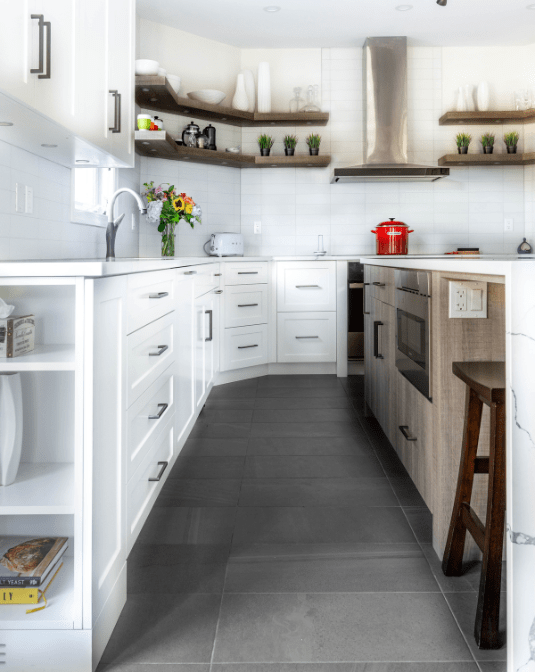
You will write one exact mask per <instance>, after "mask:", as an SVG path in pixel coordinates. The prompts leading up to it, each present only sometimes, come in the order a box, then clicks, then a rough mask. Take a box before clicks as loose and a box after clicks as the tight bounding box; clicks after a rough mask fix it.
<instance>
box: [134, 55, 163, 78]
mask: <svg viewBox="0 0 535 672" xmlns="http://www.w3.org/2000/svg"><path fill="white" fill-rule="evenodd" d="M159 67H160V64H159V63H158V61H151V60H150V59H149V58H139V59H138V60H137V61H136V75H157V74H158V68H159Z"/></svg>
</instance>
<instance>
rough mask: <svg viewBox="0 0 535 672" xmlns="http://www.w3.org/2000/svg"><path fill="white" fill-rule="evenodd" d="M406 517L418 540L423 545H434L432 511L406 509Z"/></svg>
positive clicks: (426, 509)
mask: <svg viewBox="0 0 535 672" xmlns="http://www.w3.org/2000/svg"><path fill="white" fill-rule="evenodd" d="M405 515H406V516H407V519H408V521H409V525H410V526H411V528H412V531H413V532H414V536H415V537H416V539H418V541H419V542H421V543H423V544H430V543H432V541H433V514H432V513H431V511H429V509H428V508H427V507H425V508H421V509H417V508H414V509H413V508H407V509H405Z"/></svg>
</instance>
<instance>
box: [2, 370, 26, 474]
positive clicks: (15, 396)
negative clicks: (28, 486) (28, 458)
mask: <svg viewBox="0 0 535 672" xmlns="http://www.w3.org/2000/svg"><path fill="white" fill-rule="evenodd" d="M21 449H22V388H21V384H20V373H2V374H0V485H9V484H10V483H13V482H14V480H15V478H16V477H17V471H18V469H19V464H20V454H21Z"/></svg>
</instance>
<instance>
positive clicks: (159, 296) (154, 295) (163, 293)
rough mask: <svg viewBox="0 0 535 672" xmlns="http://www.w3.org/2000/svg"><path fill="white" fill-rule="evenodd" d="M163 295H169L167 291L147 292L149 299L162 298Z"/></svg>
mask: <svg viewBox="0 0 535 672" xmlns="http://www.w3.org/2000/svg"><path fill="white" fill-rule="evenodd" d="M164 296H169V292H158V294H149V299H163V297H164Z"/></svg>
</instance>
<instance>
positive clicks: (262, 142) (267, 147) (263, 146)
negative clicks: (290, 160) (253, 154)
mask: <svg viewBox="0 0 535 672" xmlns="http://www.w3.org/2000/svg"><path fill="white" fill-rule="evenodd" d="M274 143H275V140H274V139H273V137H272V136H271V135H266V134H265V133H263V134H262V135H259V136H258V146H259V147H260V155H261V156H269V153H270V152H271V148H272V147H273V144H274Z"/></svg>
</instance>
